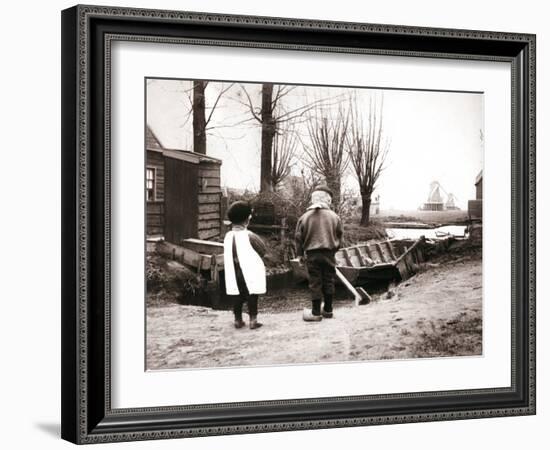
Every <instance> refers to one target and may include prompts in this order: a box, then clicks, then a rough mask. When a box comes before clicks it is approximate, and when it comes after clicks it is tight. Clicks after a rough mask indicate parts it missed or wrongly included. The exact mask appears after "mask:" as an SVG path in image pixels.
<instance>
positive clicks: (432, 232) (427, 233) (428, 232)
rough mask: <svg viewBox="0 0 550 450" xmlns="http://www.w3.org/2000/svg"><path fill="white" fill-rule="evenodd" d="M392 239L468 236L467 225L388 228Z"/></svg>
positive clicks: (387, 231) (387, 230)
mask: <svg viewBox="0 0 550 450" xmlns="http://www.w3.org/2000/svg"><path fill="white" fill-rule="evenodd" d="M386 233H388V236H389V237H390V238H391V239H419V238H420V237H421V236H424V237H425V238H426V239H438V238H445V237H447V236H452V237H459V238H463V237H466V226H465V225H445V226H442V227H438V228H386Z"/></svg>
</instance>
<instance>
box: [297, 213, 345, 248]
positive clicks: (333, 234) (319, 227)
mask: <svg viewBox="0 0 550 450" xmlns="http://www.w3.org/2000/svg"><path fill="white" fill-rule="evenodd" d="M342 235H343V227H342V221H341V220H340V217H338V215H337V214H336V213H335V212H334V211H332V210H330V209H328V208H314V209H308V210H307V211H306V212H305V214H304V215H302V217H300V219H298V224H297V225H296V236H295V237H296V253H297V254H298V256H302V255H303V254H304V253H305V252H307V251H309V250H320V249H324V250H332V251H336V250H338V249H339V248H340V245H341V243H342Z"/></svg>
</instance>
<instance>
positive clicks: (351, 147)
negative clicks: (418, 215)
mask: <svg viewBox="0 0 550 450" xmlns="http://www.w3.org/2000/svg"><path fill="white" fill-rule="evenodd" d="M349 105H350V107H349V111H350V114H351V121H350V131H349V133H348V135H347V138H346V148H347V152H348V154H349V158H350V161H351V165H352V167H353V170H354V174H355V178H356V179H357V182H358V183H359V191H360V193H361V204H362V211H361V225H363V226H366V225H368V224H369V222H370V205H371V198H372V194H373V192H374V190H375V189H376V183H377V182H378V179H379V177H380V174H381V172H382V170H384V164H385V162H386V157H387V155H388V150H389V146H390V142H389V140H388V139H386V138H385V136H384V128H383V111H384V98H383V97H382V98H381V99H380V101H379V102H378V101H377V100H376V98H374V97H373V96H372V95H371V96H370V98H369V106H368V111H367V117H366V119H365V118H364V116H363V113H362V108H360V105H359V102H358V99H357V96H356V95H351V96H350V98H349Z"/></svg>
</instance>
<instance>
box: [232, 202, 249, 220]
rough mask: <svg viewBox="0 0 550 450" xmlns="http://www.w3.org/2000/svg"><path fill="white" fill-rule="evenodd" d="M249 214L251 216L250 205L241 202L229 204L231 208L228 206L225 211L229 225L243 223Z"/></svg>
mask: <svg viewBox="0 0 550 450" xmlns="http://www.w3.org/2000/svg"><path fill="white" fill-rule="evenodd" d="M250 214H252V208H251V207H250V203H248V202H243V201H237V202H233V203H231V206H229V209H228V210H227V218H228V219H229V220H230V221H231V223H235V224H241V223H244V222H245V221H246V219H248V217H249V216H250Z"/></svg>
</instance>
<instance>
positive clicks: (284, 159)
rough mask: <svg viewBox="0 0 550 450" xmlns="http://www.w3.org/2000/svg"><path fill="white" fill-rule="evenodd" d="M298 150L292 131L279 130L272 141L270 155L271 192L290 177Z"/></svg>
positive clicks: (294, 134) (296, 139)
mask: <svg viewBox="0 0 550 450" xmlns="http://www.w3.org/2000/svg"><path fill="white" fill-rule="evenodd" d="M297 148H298V138H297V136H296V133H295V132H294V130H293V129H291V128H289V129H285V130H280V131H279V132H278V133H277V134H275V138H274V139H273V151H272V153H271V183H272V184H273V190H277V187H278V186H279V185H280V184H281V183H282V182H283V181H284V180H285V178H287V177H288V175H290V172H291V170H292V167H293V166H294V164H293V161H294V157H295V156H296V150H297Z"/></svg>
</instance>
